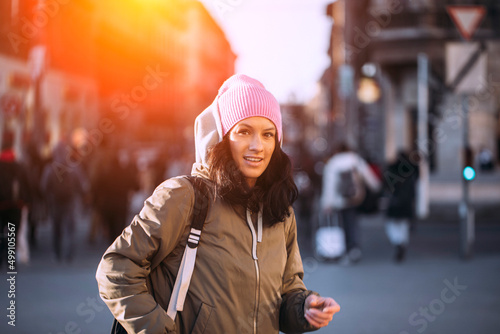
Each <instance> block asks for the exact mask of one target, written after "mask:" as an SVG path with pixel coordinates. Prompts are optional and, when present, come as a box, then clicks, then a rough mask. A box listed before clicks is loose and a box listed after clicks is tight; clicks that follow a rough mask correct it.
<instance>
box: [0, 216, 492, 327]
mask: <svg viewBox="0 0 500 334" xmlns="http://www.w3.org/2000/svg"><path fill="white" fill-rule="evenodd" d="M361 227H362V242H363V252H364V257H363V260H362V261H361V262H360V263H359V264H357V265H353V266H349V267H345V266H340V265H338V264H334V263H321V262H318V261H317V260H316V259H314V257H312V256H311V251H310V248H309V247H308V244H307V242H306V241H307V238H305V237H304V236H303V235H302V237H301V244H302V245H303V258H304V267H305V271H306V277H305V281H306V284H307V285H308V287H309V288H311V289H314V290H317V291H318V292H320V293H321V294H323V295H330V296H333V297H334V298H335V299H336V300H337V301H338V302H339V303H340V304H341V307H342V310H341V312H340V313H338V314H337V315H336V316H335V319H334V322H333V323H332V324H331V325H330V326H329V327H327V328H325V329H322V330H320V331H318V333H346V334H358V333H359V334H362V333H369V334H393V333H394V334H413V333H429V334H430V333H436V334H437V333H439V334H447V333H453V334H476V333H477V334H498V333H500V316H499V315H500V226H496V225H487V226H484V227H482V226H479V227H478V229H477V235H476V238H477V242H476V251H475V256H474V258H473V259H472V260H470V261H468V262H463V261H461V260H460V259H459V257H458V232H457V229H456V228H455V227H454V226H452V225H450V224H443V225H440V224H437V223H432V224H431V223H426V224H425V225H422V226H419V227H418V228H417V230H416V231H415V233H414V234H413V235H412V245H411V246H412V247H411V249H410V252H409V254H408V259H407V261H406V262H405V263H403V264H401V265H396V264H393V263H392V262H391V256H392V249H391V247H390V246H389V245H388V242H387V240H386V238H385V235H384V230H383V225H382V221H381V220H380V219H375V220H364V221H363V222H362V226H361ZM79 235H80V238H79V240H78V249H79V253H78V256H77V258H76V260H75V262H74V263H73V264H65V265H59V264H57V263H55V262H53V261H52V260H51V255H50V251H49V250H50V238H49V237H50V229H49V228H48V227H45V228H43V229H42V230H41V231H40V245H39V247H38V249H37V250H36V251H35V252H34V253H33V254H32V260H31V264H30V265H28V266H26V265H19V266H18V274H17V275H16V299H15V300H16V326H15V327H11V326H9V325H8V324H7V321H8V318H7V317H6V315H7V312H8V311H7V310H6V308H7V307H8V304H7V302H8V298H7V293H8V290H9V286H8V284H7V280H6V279H2V284H0V293H1V295H2V297H1V299H0V300H1V303H2V305H1V307H0V308H1V309H2V310H3V312H4V313H5V315H4V316H2V317H1V318H0V319H2V320H1V323H0V333H26V334H33V333H37V334H39V333H43V334H60V333H75V334H76V333H84V334H86V333H89V334H101V333H103V334H106V333H109V331H110V325H111V321H112V317H111V315H110V313H109V311H108V310H107V309H106V308H105V307H104V306H103V304H102V302H100V300H99V299H98V296H97V287H96V283H95V279H94V274H95V269H96V266H97V263H98V261H99V259H100V256H101V255H102V253H103V251H104V249H105V245H104V243H101V244H99V245H97V246H93V247H90V246H89V245H87V244H86V243H85V235H86V228H85V226H80V229H79ZM5 272H6V270H5V268H2V277H6V276H5Z"/></svg>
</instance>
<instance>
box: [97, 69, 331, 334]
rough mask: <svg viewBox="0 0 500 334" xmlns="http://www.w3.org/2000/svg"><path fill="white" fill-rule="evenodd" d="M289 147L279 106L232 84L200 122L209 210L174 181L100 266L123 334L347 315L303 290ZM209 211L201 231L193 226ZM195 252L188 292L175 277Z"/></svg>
mask: <svg viewBox="0 0 500 334" xmlns="http://www.w3.org/2000/svg"><path fill="white" fill-rule="evenodd" d="M282 138H283V133H282V125H281V112H280V107H279V104H278V102H277V101H276V99H275V98H274V96H273V95H272V94H271V93H270V92H269V91H267V90H266V89H265V88H264V86H263V85H262V84H261V83H260V82H259V81H257V80H255V79H253V78H250V77H248V76H246V75H242V74H237V75H234V76H232V77H230V78H229V79H227V80H226V81H225V82H224V84H223V85H222V86H221V88H220V89H219V93H218V95H217V96H216V98H215V100H214V102H213V103H212V104H211V105H210V106H209V107H208V108H207V109H206V110H205V111H203V112H202V113H201V114H200V115H199V116H198V117H197V119H196V122H195V151H196V162H195V163H194V165H193V169H192V172H191V175H192V176H193V177H195V179H197V180H200V181H201V182H202V183H203V184H204V185H205V187H206V188H207V189H208V190H207V196H208V199H207V201H206V202H200V201H198V197H196V196H195V193H196V191H195V187H194V186H193V185H192V184H191V182H190V181H189V179H188V178H187V177H182V176H181V177H174V178H171V179H168V180H167V181H165V182H163V183H162V184H160V185H159V186H158V187H157V188H156V190H155V191H154V193H153V195H152V196H151V197H149V198H148V199H147V200H146V201H145V205H144V207H143V209H142V210H141V212H140V213H139V214H138V215H136V216H135V218H134V219H133V221H132V223H131V224H130V225H129V226H128V227H126V228H125V230H124V231H123V233H122V234H121V235H120V236H119V237H118V238H117V239H116V240H115V241H114V242H113V244H112V245H111V246H110V247H109V248H108V250H107V251H106V252H105V254H104V255H103V257H102V259H101V262H100V264H99V266H98V270H97V273H96V279H97V282H98V286H99V292H100V296H101V298H102V299H103V301H104V302H105V303H106V304H107V306H108V307H109V309H110V311H111V312H112V313H113V316H114V317H115V318H116V319H117V320H118V322H119V323H120V325H121V326H122V327H123V328H124V330H126V331H127V332H128V333H178V334H184V333H206V334H219V333H266V334H273V333H275V334H278V332H279V331H282V332H285V333H295V332H307V331H312V330H316V329H318V328H320V327H324V326H326V325H327V324H328V323H329V322H330V321H331V320H332V317H333V314H334V313H335V312H337V311H339V309H340V307H339V305H338V304H337V303H336V302H335V301H334V300H333V299H332V298H328V297H320V296H319V295H318V294H317V293H315V292H313V291H311V290H307V289H306V287H305V285H304V282H303V281H302V278H303V275H304V271H303V267H302V261H301V257H300V252H299V248H298V244H297V232H296V222H295V215H294V212H293V209H292V203H293V202H294V200H295V199H296V198H297V188H296V186H295V184H294V182H293V177H292V167H291V162H290V159H289V157H288V156H287V155H286V154H285V153H284V152H283V151H282V149H281V145H280V143H281V141H282ZM195 198H196V199H195ZM206 203H208V209H207V213H206V218H205V219H204V224H202V226H203V230H202V231H200V230H198V229H196V228H194V227H192V225H191V221H192V220H193V219H192V218H193V216H194V217H198V212H199V211H200V209H202V208H204V207H205V208H206V206H205V204H206ZM193 225H194V224H193ZM188 236H189V240H188ZM193 243H195V244H197V245H198V246H197V256H196V258H195V259H193V258H189V259H188V260H187V261H186V262H182V263H183V266H184V267H188V266H191V267H193V266H194V271H193V272H192V276H190V281H189V280H188V281H187V282H186V281H185V280H184V279H183V278H184V276H183V275H181V274H179V275H178V274H177V273H178V272H181V273H184V270H183V268H180V264H181V260H182V259H185V257H184V256H183V254H187V253H188V252H189V254H191V251H190V250H189V249H192V248H191V244H193ZM186 244H187V245H188V246H189V247H186ZM188 248H189V249H188ZM178 280H180V282H181V283H180V287H179V288H178V289H177V288H175V289H174V287H178V286H179V285H177V284H174V282H178ZM171 300H175V301H176V302H175V307H174V309H173V311H174V312H173V314H172V312H170V311H171V308H169V307H167V306H168V305H169V301H171ZM174 319H175V320H174ZM122 332H123V331H122Z"/></svg>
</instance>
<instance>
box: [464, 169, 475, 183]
mask: <svg viewBox="0 0 500 334" xmlns="http://www.w3.org/2000/svg"><path fill="white" fill-rule="evenodd" d="M463 175H464V179H466V180H467V181H472V180H474V178H475V177H476V171H475V170H474V168H472V167H470V166H467V167H465V168H464V172H463Z"/></svg>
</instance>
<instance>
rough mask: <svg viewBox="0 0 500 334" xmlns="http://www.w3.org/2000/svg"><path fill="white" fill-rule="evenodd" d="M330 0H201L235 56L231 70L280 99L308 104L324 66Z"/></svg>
mask: <svg viewBox="0 0 500 334" xmlns="http://www.w3.org/2000/svg"><path fill="white" fill-rule="evenodd" d="M333 1H334V0H201V2H202V3H203V4H204V5H205V7H206V8H207V9H208V11H209V12H210V13H211V14H212V16H213V17H214V19H215V20H216V21H217V22H218V23H219V25H220V26H221V28H222V29H223V31H224V32H225V34H226V37H227V39H228V40H229V42H230V44H231V47H232V50H233V51H234V53H235V54H236V55H237V57H238V58H237V60H236V66H235V67H236V73H244V74H247V75H249V76H251V77H254V78H256V79H258V80H259V81H261V82H262V83H263V84H264V86H266V88H267V89H268V90H269V91H270V92H272V93H273V94H274V95H275V97H276V98H277V99H278V101H279V102H280V103H285V102H292V101H293V102H308V101H309V100H310V99H311V98H312V97H313V96H314V94H315V92H316V89H317V82H318V80H319V79H320V77H321V75H322V74H323V71H324V70H325V69H326V68H327V67H328V65H329V58H328V54H327V52H328V43H329V38H330V32H331V25H332V20H331V18H329V17H328V16H326V6H327V5H328V4H329V3H331V2H333Z"/></svg>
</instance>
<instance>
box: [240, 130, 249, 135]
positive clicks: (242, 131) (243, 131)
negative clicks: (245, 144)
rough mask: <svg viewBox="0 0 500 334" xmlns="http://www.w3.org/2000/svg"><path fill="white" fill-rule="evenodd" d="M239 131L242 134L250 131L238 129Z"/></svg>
mask: <svg viewBox="0 0 500 334" xmlns="http://www.w3.org/2000/svg"><path fill="white" fill-rule="evenodd" d="M239 133H240V134H242V135H247V134H249V133H250V132H249V131H248V130H240V131H239Z"/></svg>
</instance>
